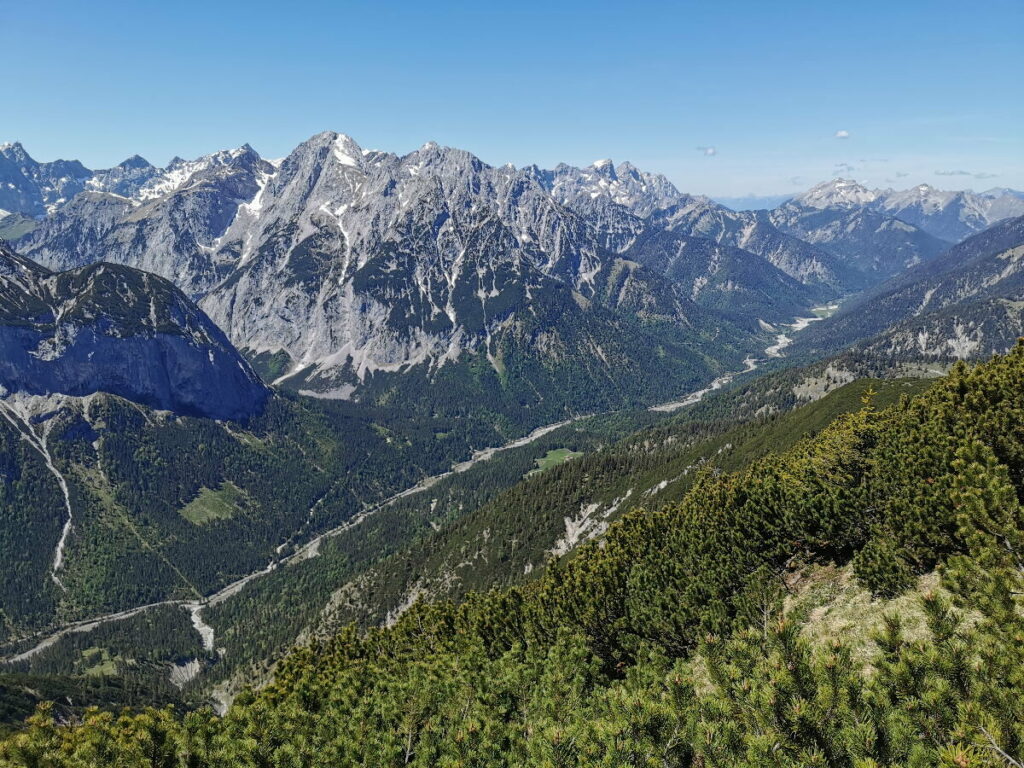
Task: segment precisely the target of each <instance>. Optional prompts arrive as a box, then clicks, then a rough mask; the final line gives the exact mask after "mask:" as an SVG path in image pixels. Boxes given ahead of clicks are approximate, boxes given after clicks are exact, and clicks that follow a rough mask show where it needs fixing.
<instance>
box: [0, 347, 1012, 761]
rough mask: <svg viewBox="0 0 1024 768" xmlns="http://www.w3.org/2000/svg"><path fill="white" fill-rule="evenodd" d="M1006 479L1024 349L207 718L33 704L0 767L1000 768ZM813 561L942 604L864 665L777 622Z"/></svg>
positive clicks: (798, 614) (783, 619) (293, 671)
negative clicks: (931, 585)
mask: <svg viewBox="0 0 1024 768" xmlns="http://www.w3.org/2000/svg"><path fill="white" fill-rule="evenodd" d="M1022 479H1024V346H1020V347H1018V348H1017V349H1015V350H1014V351H1013V352H1012V353H1011V354H1009V355H1008V356H1006V357H1004V358H999V359H996V360H993V361H992V362H990V363H988V364H986V365H984V366H981V367H979V368H977V369H974V370H968V369H966V368H965V367H963V366H958V367H956V368H954V370H953V371H952V373H951V374H950V376H949V377H948V378H947V380H946V381H944V382H942V383H941V384H939V385H938V386H936V387H935V388H934V389H933V390H932V391H930V392H928V393H926V394H925V395H922V396H920V397H918V398H916V399H915V400H913V401H905V402H903V403H901V404H900V405H899V406H897V407H895V408H892V409H889V410H882V411H879V410H875V409H874V408H873V407H872V406H871V405H868V406H867V407H865V408H864V409H863V410H861V411H860V412H858V413H855V414H852V415H849V416H847V417H844V418H842V419H840V420H838V421H837V422H835V423H834V424H832V425H831V426H829V427H827V428H826V429H824V430H823V431H822V432H821V433H820V434H819V435H817V436H816V437H814V438H812V439H809V440H806V441H803V442H801V443H799V444H798V445H796V446H795V447H794V448H793V449H791V450H790V451H788V452H787V453H785V454H784V455H782V456H769V457H767V458H764V459H762V460H760V461H757V462H755V463H754V464H752V465H751V466H750V467H749V468H747V469H746V470H744V471H742V472H740V473H738V474H733V475H722V474H716V473H715V472H713V471H711V470H705V471H703V472H702V473H701V474H700V475H699V476H698V478H697V479H696V481H695V482H694V485H693V488H692V490H691V491H690V492H689V493H688V494H687V495H686V497H685V498H684V499H683V500H682V501H681V502H680V503H678V504H675V505H672V506H668V507H663V508H661V509H657V510H643V509H639V510H634V511H633V512H630V513H628V514H627V515H625V516H624V517H623V518H622V519H621V520H620V521H619V522H618V523H616V524H615V525H613V526H612V527H611V528H610V529H609V531H608V532H607V534H606V535H605V536H604V537H603V538H602V539H601V540H600V541H596V542H592V543H590V544H588V545H586V546H584V547H583V548H582V549H581V550H580V551H579V552H578V553H577V555H576V556H575V557H574V558H572V559H570V560H569V561H567V562H560V563H558V564H556V565H555V566H553V567H551V568H549V569H548V570H547V571H546V572H545V573H544V575H542V576H541V577H540V578H539V579H537V580H535V581H534V582H531V583H529V584H527V585H526V586H523V587H516V588H511V589H507V590H495V591H491V592H488V593H483V594H471V595H469V596H468V597H467V599H466V600H465V601H464V602H463V603H462V604H461V605H454V604H451V603H441V604H427V603H423V602H421V603H418V604H416V605H414V606H412V607H411V608H410V609H409V610H408V611H406V612H405V614H404V615H403V616H402V617H401V618H400V619H399V620H398V621H397V623H395V624H394V625H393V626H392V627H389V628H386V629H377V630H372V631H369V632H368V633H366V634H365V635H362V636H360V635H359V634H358V633H357V632H356V630H355V629H352V628H350V629H348V630H346V631H344V632H342V633H341V634H339V635H338V636H337V637H335V638H333V639H331V640H329V641H327V642H322V643H321V642H313V643H311V644H310V645H308V646H306V647H304V648H301V649H297V650H295V651H294V652H293V653H292V654H291V655H290V656H289V657H288V658H287V659H285V660H284V661H283V662H282V663H281V664H280V665H279V666H278V668H277V670H276V678H275V680H274V682H273V683H272V684H271V685H270V686H268V687H267V688H266V689H264V690H263V691H261V692H259V693H249V694H245V695H243V696H242V697H240V698H239V700H238V701H236V702H235V705H234V706H233V707H232V708H231V710H230V711H229V713H228V714H227V715H226V716H225V717H224V718H223V719H217V718H215V717H213V716H212V715H211V714H210V713H209V712H208V711H200V712H193V713H189V714H187V715H185V716H183V717H182V716H179V715H177V714H175V713H174V712H172V711H170V710H159V711H146V712H142V713H137V714H127V713H126V714H124V715H122V716H115V715H111V714H106V713H100V712H92V713H89V714H87V715H86V717H85V719H84V721H83V722H82V723H80V724H72V725H67V724H58V723H57V722H55V721H54V719H53V717H52V716H51V714H50V713H49V712H48V711H47V710H46V709H43V710H41V711H40V712H39V713H38V714H37V715H36V716H35V717H34V718H33V719H32V721H31V722H30V724H29V725H28V727H27V728H26V729H25V730H24V731H23V732H21V733H19V734H17V735H15V736H13V737H11V738H10V739H8V741H7V742H4V743H2V744H0V766H4V767H5V768H6V767H7V766H52V767H54V768H58V767H63V766H67V767H68V768H71V767H72V766H74V767H75V768H78V767H79V766H108V765H109V766H113V765H117V766H124V767H125V768H134V766H196V767H198V766H286V767H290V766H309V767H311V768H312V767H314V766H323V767H325V768H326V766H404V765H415V766H445V767H449V768H454V767H455V766H460V767H462V766H467V767H468V766H488V767H491V766H538V767H540V766H543V767H544V768H554V767H555V766H558V767H562V766H574V767H575V766H579V767H580V768H582V767H583V766H608V767H609V768H610V767H611V766H616V767H617V766H651V767H652V768H653V767H654V766H659V767H662V768H664V767H665V766H677V767H683V766H693V767H695V768H696V766H701V767H702V768H704V767H708V766H722V767H730V768H733V767H735V768H740V767H747V766H750V767H751V768H752V767H753V766H766V765H767V766H780V767H784V768H797V767H798V766H830V767H833V766H839V767H843V768H874V767H876V766H879V767H880V766H905V767H907V768H924V767H925V766H943V767H948V768H967V767H973V766H985V767H987V768H995V767H996V766H1011V765H1018V766H1019V765H1020V764H1021V761H1022V752H1024V705H1022V702H1024V611H1022V609H1024V606H1022V604H1021V601H1022V594H1024V512H1022V509H1021V505H1020V494H1021V489H1022V487H1024V485H1022ZM816 562H835V563H838V564H846V563H850V562H852V563H853V564H854V567H855V569H856V571H857V573H858V575H859V577H860V578H861V579H862V580H863V581H864V583H866V584H867V585H868V586H870V587H871V589H873V590H874V591H875V592H877V593H879V594H893V593H896V592H898V591H900V590H901V589H902V588H903V587H904V586H905V585H908V584H910V583H912V582H913V580H914V577H915V576H917V575H920V574H923V573H926V572H929V571H932V570H934V569H935V568H936V567H938V568H939V570H940V572H941V574H942V583H943V586H944V588H945V589H944V591H943V592H942V593H936V594H931V593H928V594H925V595H923V596H922V597H921V610H922V611H923V613H924V616H925V623H926V625H927V630H926V631H925V632H924V633H923V634H919V635H915V636H914V637H910V636H909V635H907V634H906V633H904V632H903V630H902V622H901V619H900V616H899V615H896V614H891V615H889V616H888V618H887V620H886V623H885V627H884V628H883V629H882V630H881V631H879V632H877V633H876V636H875V638H874V640H873V651H872V652H871V653H870V654H869V657H868V658H869V663H868V666H867V667H865V666H864V664H863V662H861V661H855V657H854V654H853V653H852V649H851V648H850V647H849V646H847V645H846V644H844V642H843V638H842V637H837V638H833V639H832V641H831V642H828V643H825V644H818V645H814V644H812V643H811V642H810V641H809V640H808V639H807V636H806V634H807V633H805V632H803V629H804V627H805V626H807V624H808V622H811V621H813V618H812V617H811V616H808V615H804V613H803V612H802V611H801V610H799V609H796V610H792V611H790V612H789V613H788V614H787V613H784V612H783V611H782V598H783V596H784V595H786V594H787V593H788V592H789V591H790V589H791V588H792V584H793V581H794V579H795V577H796V576H798V575H799V574H800V573H801V572H802V571H804V570H805V569H806V568H807V567H808V566H810V565H812V564H814V563H816Z"/></svg>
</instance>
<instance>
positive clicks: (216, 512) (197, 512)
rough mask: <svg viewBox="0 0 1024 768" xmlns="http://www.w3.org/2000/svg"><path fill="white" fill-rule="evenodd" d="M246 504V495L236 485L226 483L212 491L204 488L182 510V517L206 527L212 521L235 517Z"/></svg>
mask: <svg viewBox="0 0 1024 768" xmlns="http://www.w3.org/2000/svg"><path fill="white" fill-rule="evenodd" d="M244 503H245V493H244V492H243V491H241V490H240V489H239V488H238V486H236V485H235V484H234V483H230V482H228V483H224V485H222V486H221V487H220V488H218V489H217V490H215V491H211V490H210V489H209V488H203V489H202V490H201V491H199V495H198V496H196V497H195V498H194V499H192V501H190V502H189V503H188V504H187V505H186V506H184V507H183V508H182V510H181V516H182V517H184V518H185V519H186V520H188V521H189V522H190V523H192V524H193V525H204V524H205V523H209V522H210V521H212V520H228V519H229V518H231V517H234V515H235V513H236V512H238V511H239V510H240V509H241V508H242V506H243V504H244Z"/></svg>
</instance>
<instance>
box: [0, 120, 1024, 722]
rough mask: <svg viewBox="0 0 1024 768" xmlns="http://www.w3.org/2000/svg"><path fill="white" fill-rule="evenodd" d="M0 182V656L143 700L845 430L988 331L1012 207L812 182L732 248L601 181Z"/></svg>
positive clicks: (195, 177) (397, 174)
mask: <svg viewBox="0 0 1024 768" xmlns="http://www.w3.org/2000/svg"><path fill="white" fill-rule="evenodd" d="M0 158H2V159H0V174H3V175H2V177H0V178H2V179H3V180H5V181H4V182H3V183H2V184H0V208H3V209H4V211H5V212H6V213H5V215H3V217H2V218H0V233H2V234H3V235H4V236H5V237H7V239H8V240H9V245H0V352H2V358H3V359H2V360H0V387H2V392H0V414H2V415H3V417H4V418H3V419H2V420H0V479H2V480H3V484H2V485H0V509H2V510H3V511H4V513H5V515H6V518H5V519H7V520H8V521H9V522H10V524H9V525H5V526H0V560H2V561H5V562H8V563H12V565H11V566H10V568H9V573H7V574H5V575H6V576H7V578H6V581H5V584H4V587H3V589H2V590H0V646H2V652H3V655H4V658H6V659H7V666H8V667H10V668H11V669H13V670H14V671H15V672H16V673H17V674H19V675H22V674H24V675H43V676H66V675H70V676H71V677H72V678H83V679H88V678H89V677H90V676H94V675H101V676H102V675H106V674H107V672H106V671H105V670H108V669H110V668H111V665H112V668H113V669H115V670H116V674H117V675H120V676H122V677H125V679H130V680H132V681H134V682H133V685H136V684H137V686H139V690H144V691H146V692H147V693H145V696H148V697H150V699H149V700H153V701H155V700H158V699H160V700H162V698H161V697H167V698H169V699H171V700H178V701H189V702H190V701H191V700H189V699H188V697H189V696H193V695H194V696H196V697H198V699H199V700H203V701H206V700H210V697H211V696H212V697H213V698H215V699H216V700H217V701H219V702H221V703H225V702H227V701H229V700H230V698H231V696H232V695H233V694H234V693H235V692H236V691H237V690H238V689H239V687H241V686H243V685H245V684H248V683H251V682H254V681H257V682H263V681H265V680H266V679H267V678H268V677H269V676H271V675H273V674H274V671H273V670H274V668H273V666H272V664H273V662H274V660H276V659H277V658H279V657H280V656H281V655H282V654H283V653H284V652H285V651H286V650H287V649H288V648H289V647H291V646H292V645H294V644H295V643H306V642H308V641H310V639H311V638H312V637H315V636H319V635H323V634H330V633H333V632H335V631H338V630H339V628H340V627H341V626H342V625H344V624H346V623H347V622H349V621H356V622H358V623H360V625H361V626H363V627H364V628H368V627H370V626H373V625H376V624H389V623H394V622H396V621H399V620H400V617H401V615H402V614H403V613H405V612H406V611H408V610H410V608H411V607H412V606H413V605H414V603H415V602H416V601H417V600H418V599H440V598H444V597H456V598H458V599H462V598H464V597H466V595H467V593H468V592H469V590H471V589H490V588H492V587H495V586H504V585H510V584H517V583H519V582H522V581H531V580H533V579H534V578H536V577H537V575H538V574H541V573H544V572H546V571H548V570H549V569H550V570H551V571H552V572H553V573H554V574H556V575H554V576H552V578H555V579H557V578H559V577H558V576H557V574H558V573H559V572H560V571H559V569H560V566H558V565H555V567H554V568H552V567H551V566H552V564H558V563H561V562H563V561H562V560H560V558H566V557H568V558H571V557H572V556H573V555H572V553H573V552H574V551H575V550H576V549H577V548H578V547H580V546H581V545H583V544H584V543H585V542H586V541H587V540H588V539H590V538H597V537H601V536H602V535H604V533H605V532H606V531H607V530H609V529H610V527H611V526H613V525H615V521H616V520H617V519H618V518H619V517H620V516H621V515H622V514H623V513H625V512H626V511H627V510H628V509H629V508H630V507H633V506H638V505H639V506H645V505H651V507H652V508H654V507H655V506H657V505H659V504H663V503H665V502H679V501H680V500H681V499H684V498H685V497H686V495H687V494H688V493H689V490H690V489H691V487H694V484H699V482H703V481H702V480H701V479H700V478H702V477H704V475H703V474H702V472H703V471H704V470H703V469H702V468H703V467H704V466H705V465H707V466H715V467H718V468H720V469H726V470H732V469H738V468H742V467H743V466H746V464H747V462H748V461H750V460H753V459H754V458H757V457H760V456H763V455H765V454H767V453H769V452H770V451H771V450H773V449H775V448H781V447H785V446H791V445H794V444H796V443H797V441H798V438H799V437H800V436H801V435H802V434H804V433H805V432H807V431H817V430H820V429H822V428H823V427H825V426H826V425H827V424H828V423H829V422H830V421H832V420H833V419H836V418H840V419H841V414H844V413H849V412H851V411H856V410H857V409H858V408H859V407H860V405H858V404H859V403H860V392H861V391H862V389H858V387H861V385H862V384H863V385H864V386H867V385H866V384H865V383H864V382H856V383H851V382H854V381H855V380H856V379H858V378H859V377H861V376H864V375H866V374H870V375H875V376H890V377H891V376H892V375H894V373H895V372H897V371H898V372H901V373H903V372H906V371H907V370H911V369H913V371H914V372H916V373H917V374H919V375H924V376H934V375H937V374H939V373H942V372H943V371H945V370H946V369H947V368H948V367H949V365H951V364H952V363H953V362H954V361H956V360H961V359H978V358H983V357H987V356H989V355H991V354H992V353H1001V352H1004V351H1006V349H1008V348H1009V347H1010V346H1012V344H1013V342H1014V340H1015V338H1016V337H1017V336H1018V335H1020V333H1021V331H1022V328H1024V318H1022V314H1021V313H1022V309H1021V308H1022V307H1024V288H1022V284H1021V281H1020V280H1019V271H1018V263H1019V262H1020V260H1021V256H1022V254H1024V250H1022V249H1024V215H1022V214H1024V199H1022V196H1021V195H1020V194H1019V193H1016V192H1013V191H1012V190H991V191H990V192H987V193H982V194H980V195H976V194H974V193H970V192H957V193H944V192H938V191H936V190H933V189H931V188H929V187H917V188H914V189H913V190H909V191H906V192H893V191H891V190H885V191H879V190H868V189H866V188H865V187H863V186H861V185H859V184H857V183H856V182H852V181H848V180H843V179H837V180H833V181H830V182H826V183H824V184H821V185H818V186H816V187H815V188H813V189H812V190H810V191H808V192H807V193H805V194H803V195H798V196H795V197H793V198H790V199H787V200H785V201H783V202H781V203H780V204H778V205H777V206H775V207H774V208H772V209H761V210H742V211H737V210H732V209H730V208H728V207H726V206H723V205H721V204H719V203H717V202H715V201H713V200H711V199H709V198H707V197H702V196H697V195H690V194H685V193H683V192H680V191H679V190H678V189H677V188H676V187H675V186H674V185H673V184H672V183H671V182H669V181H668V180H667V179H666V178H665V177H663V176H660V175H657V174H652V173H648V172H645V171H642V170H640V169H638V168H636V167H635V166H633V165H632V164H630V163H619V164H615V163H613V162H612V161H610V160H602V161H598V162H597V163H594V164H593V165H591V166H587V167H585V168H576V167H573V166H569V165H564V164H563V165H558V166H556V167H555V168H553V169H549V170H546V169H541V168H538V167H536V166H527V167H524V168H515V167H513V166H511V165H509V166H502V167H493V166H489V165H487V164H486V163H483V162H482V161H481V160H480V159H479V158H477V157H475V156H474V155H472V154H470V153H468V152H465V151H462V150H458V149H454V148H450V147H442V146H439V145H437V144H434V143H428V144H425V145H424V146H423V147H421V148H420V149H418V150H416V151H414V152H411V153H409V154H407V155H404V156H398V155H395V154H391V153H386V152H379V151H373V150H363V149H362V148H361V147H360V146H359V145H357V144H356V143H355V142H354V141H353V140H352V139H351V138H349V137H347V136H345V135H342V134H338V133H334V132H325V133H321V134H317V135H315V136H313V137H311V138H310V139H309V140H307V141H306V142H303V143H302V144H301V145H299V146H298V147H296V148H295V150H293V151H292V152H291V153H289V154H288V155H287V156H286V157H284V158H282V159H280V160H275V161H269V160H265V159H263V158H262V157H260V156H259V154H258V153H257V152H256V151H255V150H254V149H252V148H251V147H249V146H247V145H246V146H243V147H240V148H237V149H233V150H226V151H222V152H217V153H214V154H211V155H208V156H204V157H201V158H198V159H195V160H190V161H186V160H182V159H180V158H175V159H174V160H172V161H171V162H170V163H169V164H168V165H167V166H166V167H164V168H158V167H155V166H153V165H151V164H150V163H148V162H147V161H146V160H144V159H142V158H140V157H138V156H134V157H131V158H129V159H128V160H126V161H125V162H124V163H122V164H120V165H119V166H116V167H115V168H112V169H107V170H101V171H90V170H88V169H86V168H84V166H82V165H81V164H80V163H77V162H72V161H57V162H55V163H37V162H36V161H34V160H33V159H32V158H31V157H30V156H29V155H28V154H27V152H25V150H24V149H23V148H22V147H21V145H18V144H14V145H4V146H3V147H2V148H0ZM837 310H838V311H837ZM833 313H834V314H833ZM795 363H802V364H806V367H800V368H797V367H794V364H795ZM759 368H760V369H762V370H764V369H768V373H767V375H764V376H763V377H761V378H757V379H753V372H754V371H755V370H757V369H759ZM777 369H781V370H777ZM734 379H739V380H740V381H741V382H746V383H745V384H742V385H741V386H740V387H738V388H735V389H730V386H731V384H732V382H733V381H734ZM871 386H872V387H873V389H874V390H877V391H878V392H880V393H881V395H880V396H879V398H878V399H879V402H882V401H884V403H891V402H895V401H896V400H897V399H898V398H899V396H900V395H902V394H908V393H915V392H918V391H921V390H923V389H924V388H925V387H926V386H927V385H926V383H922V382H919V381H918V382H911V383H907V382H883V381H874V382H873V383H872V385H871ZM716 390H725V391H724V392H722V391H719V392H717V393H716ZM702 400H703V402H702ZM666 401H667V402H666ZM818 401H820V402H818ZM698 403H699V405H697V404H698ZM808 403H811V404H812V405H808V406H807V408H805V409H802V410H800V411H794V410H793V409H794V408H797V406H801V405H807V404H808ZM790 411H793V413H790ZM594 414H596V415H594ZM673 414H675V415H673ZM844 423H845V422H844ZM850 439H851V440H852V439H853V438H852V437H851V438H850ZM858 439H859V438H858ZM823 450H824V449H823ZM709 476H710V475H709ZM858 546H859V545H858ZM54 632H55V633H56V634H54ZM47 633H50V634H47ZM47 679H48V680H49V679H50V678H47ZM51 682H52V681H51ZM2 685H3V682H2V680H0V694H2V693H3V689H2ZM24 685H25V686H27V687H28V688H29V689H31V688H30V686H28V683H27V682H26V683H24ZM68 685H71V686H72V688H73V690H75V691H76V694H75V695H76V696H78V695H79V694H78V693H77V692H78V691H80V690H81V689H80V688H79V687H77V686H78V685H79V683H78V682H74V681H72V682H69V683H68ZM31 690H35V689H31ZM0 698H2V696H0ZM115 699H116V700H117V701H123V699H117V697H115ZM19 706H20V705H19Z"/></svg>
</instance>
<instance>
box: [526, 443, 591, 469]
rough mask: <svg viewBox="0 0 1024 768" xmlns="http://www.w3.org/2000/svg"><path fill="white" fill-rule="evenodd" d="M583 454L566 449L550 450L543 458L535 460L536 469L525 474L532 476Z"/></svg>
mask: <svg viewBox="0 0 1024 768" xmlns="http://www.w3.org/2000/svg"><path fill="white" fill-rule="evenodd" d="M582 455H583V453H582V452H580V451H571V450H569V449H568V448H555V449H554V450H550V451H548V452H547V454H545V455H544V456H541V457H540V458H539V459H536V462H537V468H536V469H534V470H531V471H530V472H528V473H527V474H530V475H533V474H536V473H537V472H543V471H544V470H545V469H551V467H557V466H558V465H559V464H562V463H563V462H566V461H568V460H569V459H575V458H576V457H577V456H582Z"/></svg>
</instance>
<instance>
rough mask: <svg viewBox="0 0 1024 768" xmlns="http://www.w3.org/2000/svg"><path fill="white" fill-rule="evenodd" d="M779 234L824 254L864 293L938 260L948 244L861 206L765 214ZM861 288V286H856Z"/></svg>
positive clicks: (802, 207) (798, 206)
mask: <svg viewBox="0 0 1024 768" xmlns="http://www.w3.org/2000/svg"><path fill="white" fill-rule="evenodd" d="M768 216H769V218H770V220H771V222H772V223H773V224H774V225H775V226H776V227H778V228H779V229H780V230H782V231H784V232H786V233H788V234H790V235H793V236H795V237H798V238H800V239H801V240H803V241H805V242H808V243H811V244H813V245H815V246H818V247H819V248H822V249H824V250H827V251H828V252H830V253H832V254H833V255H834V256H836V257H837V258H838V259H840V260H841V261H842V263H843V264H844V266H845V267H846V268H847V269H849V270H852V271H853V272H854V273H855V274H856V276H857V277H856V278H854V280H855V281H856V282H854V283H853V284H852V286H851V287H856V288H865V287H870V286H872V285H877V284H878V283H881V282H883V281H884V280H887V279H888V278H890V277H892V276H894V275H897V274H899V273H900V272H903V271H904V270H906V269H908V268H910V267H913V266H915V265H917V264H922V263H925V262H928V261H931V260H932V259H934V258H936V257H937V256H938V255H939V254H941V253H942V252H943V251H945V250H946V249H947V248H948V247H949V245H950V243H948V242H946V241H944V240H939V239H938V238H936V237H933V236H932V235H929V234H928V233H927V232H924V231H923V230H921V229H919V228H918V227H915V226H914V225H912V224H908V223H906V222H905V221H902V220H900V219H896V218H893V217H892V216H889V215H886V214H884V213H880V212H878V211H875V210H872V209H871V208H868V207H865V206H863V205H836V206H828V207H822V208H818V207H813V206H808V205H806V204H803V203H802V202H801V201H799V200H794V201H791V202H788V203H784V204H783V205H781V206H779V207H778V208H776V209H775V210H773V211H771V212H770V214H768ZM858 283H859V284H858Z"/></svg>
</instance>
